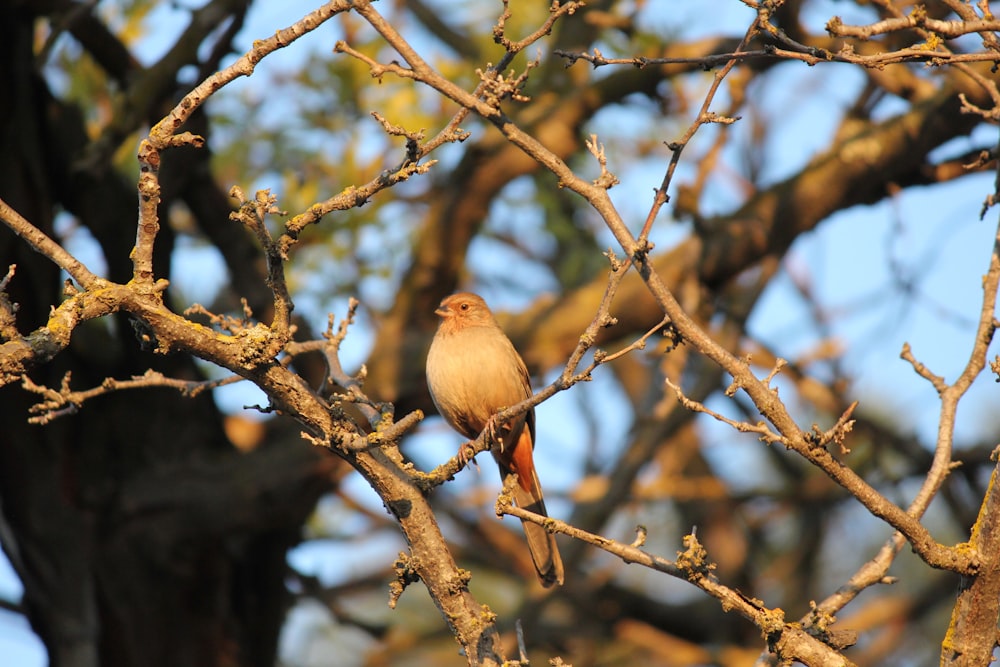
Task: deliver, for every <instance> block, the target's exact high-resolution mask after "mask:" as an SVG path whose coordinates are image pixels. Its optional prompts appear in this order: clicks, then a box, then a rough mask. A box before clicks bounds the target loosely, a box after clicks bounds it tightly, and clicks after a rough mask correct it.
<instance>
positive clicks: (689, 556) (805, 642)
mask: <svg viewBox="0 0 1000 667" xmlns="http://www.w3.org/2000/svg"><path fill="white" fill-rule="evenodd" d="M514 482H515V478H514V476H513V475H511V476H510V477H508V479H507V481H506V482H505V484H504V491H503V492H501V494H500V496H499V497H498V498H497V503H496V513H497V516H504V515H510V516H514V517H517V518H518V519H521V520H525V521H531V522H532V523H536V524H538V525H540V526H542V527H544V528H545V529H546V530H548V531H549V532H552V533H561V534H563V535H568V536H569V537H572V538H573V539H576V540H580V541H581V542H585V543H587V544H590V545H592V546H594V547H596V548H598V549H601V550H602V551H606V552H608V553H610V554H613V555H615V556H617V557H618V558H620V559H621V560H622V562H624V563H635V564H638V565H641V566H643V567H647V568H650V569H652V570H656V571H658V572H663V573H665V574H669V575H670V576H673V577H677V578H678V579H683V580H684V581H687V582H690V583H692V584H694V585H695V586H697V587H698V588H700V589H701V590H702V591H704V592H705V593H707V594H709V595H710V596H712V597H714V598H715V599H717V600H719V602H720V603H721V604H722V606H723V608H724V609H727V610H735V611H736V612H738V613H739V614H740V615H741V616H743V617H744V618H746V619H747V620H749V621H751V622H752V623H753V624H754V625H756V626H757V627H758V628H760V631H761V634H762V635H763V637H764V638H765V639H766V640H767V642H768V646H769V647H770V648H772V650H774V651H775V652H777V653H779V654H780V655H782V656H783V657H785V658H788V659H791V660H801V661H802V662H804V663H805V664H809V665H820V664H824V665H825V664H837V665H843V666H844V667H850V666H852V665H853V664H854V663H852V662H851V661H849V660H847V659H846V658H844V657H843V656H842V655H841V654H840V653H839V652H838V651H837V650H836V649H834V648H833V647H831V646H828V645H826V644H824V643H823V642H821V641H820V640H819V639H816V638H815V637H813V636H810V635H809V634H807V633H806V632H804V631H803V630H802V629H801V628H799V627H798V626H797V624H795V623H786V622H785V614H784V612H783V611H782V610H781V609H768V608H767V607H766V606H764V603H763V602H762V601H761V600H758V599H756V598H752V597H749V596H747V595H744V594H743V593H740V592H739V591H737V590H735V589H732V588H730V587H728V586H726V585H724V584H722V583H720V582H719V580H718V578H717V577H716V576H715V573H714V570H715V564H714V563H712V562H711V561H710V560H709V559H708V553H707V552H706V551H705V548H704V547H703V546H702V545H701V543H700V542H699V541H698V538H697V536H696V535H695V533H694V532H692V533H691V534H689V535H685V536H684V551H678V552H677V559H676V560H674V561H670V560H667V559H665V558H662V557H660V556H655V555H653V554H650V553H648V552H647V551H645V550H643V549H641V548H640V545H641V544H642V542H643V533H644V531H645V529H644V528H642V527H640V528H639V530H638V531H637V532H638V533H639V534H638V537H637V538H636V542H635V543H633V544H626V543H625V542H618V541H616V540H612V539H608V538H606V537H602V536H600V535H595V534H593V533H590V532H587V531H585V530H581V529H579V528H576V527H575V526H571V525H570V524H568V523H566V522H564V521H560V520H558V519H553V518H551V517H547V516H542V515H541V514H535V513H534V512H529V511H527V510H524V509H521V508H520V507H517V506H515V505H513V504H512V498H511V494H510V491H511V489H512V485H513V483H514Z"/></svg>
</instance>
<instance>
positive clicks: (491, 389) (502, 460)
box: [427, 292, 563, 587]
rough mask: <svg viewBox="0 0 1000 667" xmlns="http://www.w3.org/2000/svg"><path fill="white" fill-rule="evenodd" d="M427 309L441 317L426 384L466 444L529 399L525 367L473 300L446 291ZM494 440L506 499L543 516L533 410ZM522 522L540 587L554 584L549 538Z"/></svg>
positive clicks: (556, 567)
mask: <svg viewBox="0 0 1000 667" xmlns="http://www.w3.org/2000/svg"><path fill="white" fill-rule="evenodd" d="M434 312H435V313H437V314H438V315H440V316H441V325H440V326H439V327H438V330H437V333H436V334H435V335H434V342H433V343H431V349H430V352H429V353H428V355H427V387H428V388H429V389H430V392H431V398H433V399H434V405H436V406H437V409H438V412H440V413H441V416H442V417H444V418H445V421H447V422H448V423H449V424H450V425H451V427H452V428H454V429H455V430H456V431H458V432H459V433H461V434H462V435H464V436H465V437H466V438H470V439H473V438H476V437H478V436H479V434H480V433H481V432H482V431H483V429H484V428H486V426H487V424H488V423H489V421H490V418H491V417H492V416H493V415H495V414H496V413H497V412H498V411H500V410H501V409H503V408H506V407H511V406H513V405H516V404H517V403H520V402H521V401H523V400H525V399H526V398H528V397H529V396H531V384H530V381H529V378H528V369H527V367H525V365H524V361H523V360H522V359H521V355H519V354H518V353H517V350H515V349H514V345H513V343H511V342H510V339H509V338H507V336H506V335H505V334H504V332H503V329H501V328H500V325H499V324H497V321H496V320H495V319H494V318H493V313H491V312H490V309H489V307H488V306H487V305H486V302H485V301H483V299H482V298H481V297H479V296H477V295H475V294H470V293H467V292H466V293H461V294H453V295H452V296H449V297H448V298H446V299H445V300H444V301H442V302H441V305H440V306H439V307H438V309H437V310H435V311H434ZM525 426H527V428H525ZM498 435H499V440H500V443H499V444H498V445H497V446H496V447H494V448H493V450H492V453H493V458H494V459H496V462H497V465H499V466H500V474H501V475H502V476H503V478H504V479H507V476H508V475H510V474H511V473H517V484H516V485H515V487H514V502H515V503H517V506H518V507H521V508H523V509H526V510H528V511H531V512H535V513H536V514H541V515H543V516H548V515H547V514H546V512H545V501H544V499H543V498H542V487H541V485H540V484H539V482H538V475H537V474H536V473H535V463H534V460H533V457H532V450H533V449H534V444H535V411H534V410H529V411H528V412H527V413H525V414H523V415H521V416H520V417H518V418H516V419H513V420H511V421H510V422H508V423H506V424H504V425H502V426H501V427H500V428H499V433H498ZM522 525H523V527H524V534H525V537H527V539H528V550H529V551H530V552H531V559H532V561H534V564H535V570H536V571H537V572H538V578H539V580H540V581H541V582H542V585H543V586H545V587H549V586H551V585H553V584H562V583H563V564H562V558H560V556H559V549H558V548H557V547H556V540H555V536H554V535H552V534H551V533H549V532H548V531H547V530H545V529H544V528H542V527H541V526H539V525H538V524H536V523H531V522H530V521H522Z"/></svg>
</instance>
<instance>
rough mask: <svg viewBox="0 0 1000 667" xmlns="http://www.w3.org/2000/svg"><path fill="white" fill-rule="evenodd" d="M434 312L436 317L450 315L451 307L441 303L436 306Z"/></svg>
mask: <svg viewBox="0 0 1000 667" xmlns="http://www.w3.org/2000/svg"><path fill="white" fill-rule="evenodd" d="M434 314H435V315H437V316H438V317H447V316H449V315H451V309H450V308H448V306H446V305H444V304H443V303H442V304H441V305H440V306H438V307H437V310H435V311H434Z"/></svg>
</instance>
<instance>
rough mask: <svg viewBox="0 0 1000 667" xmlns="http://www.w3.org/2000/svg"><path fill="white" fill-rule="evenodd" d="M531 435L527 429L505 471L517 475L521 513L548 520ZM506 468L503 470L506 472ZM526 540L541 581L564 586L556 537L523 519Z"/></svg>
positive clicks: (546, 584)
mask: <svg viewBox="0 0 1000 667" xmlns="http://www.w3.org/2000/svg"><path fill="white" fill-rule="evenodd" d="M531 450H532V443H531V435H530V433H529V432H528V429H524V432H523V433H522V434H521V437H520V438H519V439H518V442H517V445H516V446H515V447H514V451H513V452H512V455H511V457H510V464H511V465H510V469H509V470H503V473H504V476H505V477H506V475H507V474H508V473H511V472H516V473H517V484H516V485H515V487H514V492H513V495H514V503H515V504H516V505H517V506H518V507H520V508H521V509H524V510H528V511H529V512H534V513H535V514H541V515H542V516H548V513H547V512H546V511H545V499H544V497H543V496H542V486H541V484H540V483H539V482H538V475H537V473H535V464H534V461H533V460H532V451H531ZM504 467H506V466H502V467H501V468H504ZM521 525H522V526H523V528H524V536H525V537H526V538H527V540H528V551H530V552H531V560H532V561H533V562H534V564H535V571H536V572H537V573H538V580H539V581H541V582H542V586H545V587H546V588H548V587H549V586H552V585H553V584H559V585H562V583H563V563H562V557H561V556H560V555H559V547H557V546H556V536H555V535H553V534H552V533H550V532H549V531H547V530H545V528H543V527H542V526H540V525H538V524H537V523H532V522H531V521H525V520H523V519H522V521H521Z"/></svg>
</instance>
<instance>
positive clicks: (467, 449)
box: [458, 441, 478, 470]
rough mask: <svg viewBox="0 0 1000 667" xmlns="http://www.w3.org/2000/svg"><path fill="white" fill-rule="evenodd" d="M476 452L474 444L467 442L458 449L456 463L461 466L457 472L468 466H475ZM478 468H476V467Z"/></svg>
mask: <svg viewBox="0 0 1000 667" xmlns="http://www.w3.org/2000/svg"><path fill="white" fill-rule="evenodd" d="M476 454H478V452H477V451H476V447H475V444H474V443H473V442H471V441H470V442H467V443H465V444H463V445H462V446H461V447H459V448H458V462H459V463H460V464H461V468H459V470H465V469H466V468H467V467H468V466H469V465H470V464H471V465H475V464H476ZM477 467H478V466H477Z"/></svg>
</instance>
